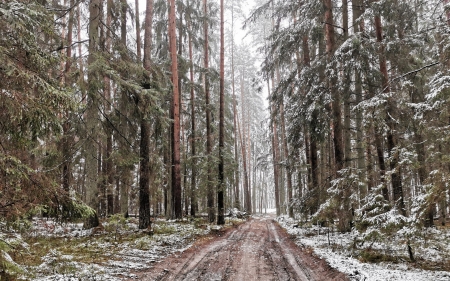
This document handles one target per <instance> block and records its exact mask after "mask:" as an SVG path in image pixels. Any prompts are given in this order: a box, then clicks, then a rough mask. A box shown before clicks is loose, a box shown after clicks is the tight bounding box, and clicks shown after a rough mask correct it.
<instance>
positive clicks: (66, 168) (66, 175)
mask: <svg viewBox="0 0 450 281" xmlns="http://www.w3.org/2000/svg"><path fill="white" fill-rule="evenodd" d="M74 5H75V0H70V7H73V6H74ZM73 25H74V9H72V10H70V12H69V20H68V22H67V46H68V48H67V49H66V64H65V68H64V82H65V84H66V85H67V86H70V84H71V79H70V68H71V65H72V47H71V46H72V38H73ZM65 118H66V120H65V122H64V123H63V139H62V148H61V149H62V155H63V165H62V187H63V190H64V192H65V193H66V195H67V196H68V195H69V192H70V186H71V179H72V176H71V175H72V171H71V170H72V167H71V162H72V159H71V158H72V153H71V151H70V148H71V146H72V141H71V137H70V135H69V134H70V129H71V125H70V119H69V118H70V117H69V112H66V116H65ZM63 208H66V205H65V204H64V205H63ZM63 211H68V210H63Z"/></svg>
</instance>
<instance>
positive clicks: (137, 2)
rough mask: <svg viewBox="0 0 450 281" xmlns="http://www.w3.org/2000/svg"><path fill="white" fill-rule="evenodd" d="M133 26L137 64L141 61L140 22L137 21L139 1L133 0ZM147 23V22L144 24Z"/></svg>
mask: <svg viewBox="0 0 450 281" xmlns="http://www.w3.org/2000/svg"><path fill="white" fill-rule="evenodd" d="M134 5H135V6H136V7H135V9H136V10H135V17H136V18H135V25H136V54H137V59H138V62H140V61H141V58H142V54H141V21H140V19H139V0H135V4H134ZM146 23H147V22H146Z"/></svg>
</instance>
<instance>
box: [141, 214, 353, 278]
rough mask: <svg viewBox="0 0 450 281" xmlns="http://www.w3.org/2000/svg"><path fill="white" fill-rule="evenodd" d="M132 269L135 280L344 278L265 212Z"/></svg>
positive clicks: (344, 276)
mask: <svg viewBox="0 0 450 281" xmlns="http://www.w3.org/2000/svg"><path fill="white" fill-rule="evenodd" d="M135 273H136V274H137V276H138V280H176V281H179V280H208V281H210V280H232V281H234V280H236V281H252V280H258V281H263V280H301V281H305V280H317V281H325V280H349V279H348V277H347V276H346V275H345V274H343V273H341V272H338V271H336V270H335V269H333V268H331V267H330V266H329V265H328V264H327V263H326V262H325V261H324V260H321V259H319V258H317V257H315V256H313V255H312V253H311V251H307V250H305V249H301V248H299V247H298V246H297V245H296V244H295V243H294V242H293V241H292V239H290V237H289V235H288V234H287V233H286V232H285V231H284V230H283V229H281V228H280V226H279V225H278V224H277V223H276V222H274V221H273V219H272V218H269V217H265V218H258V217H256V218H252V219H249V220H248V221H247V222H246V223H244V224H241V225H240V226H239V227H237V228H234V229H231V230H228V231H225V232H222V233H221V234H219V235H217V237H215V238H213V239H208V240H205V239H204V240H203V241H199V242H198V243H196V244H194V245H193V246H192V247H191V248H189V249H188V250H186V251H184V252H183V253H179V254H173V255H171V256H169V257H168V258H166V259H165V260H163V261H161V262H159V263H156V264H155V265H154V267H152V268H150V269H148V270H145V271H141V272H135ZM135 280H136V279H135Z"/></svg>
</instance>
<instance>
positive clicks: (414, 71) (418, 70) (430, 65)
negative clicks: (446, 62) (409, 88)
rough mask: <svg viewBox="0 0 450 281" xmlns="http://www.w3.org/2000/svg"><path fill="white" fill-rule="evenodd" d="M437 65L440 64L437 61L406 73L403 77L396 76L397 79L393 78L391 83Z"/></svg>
mask: <svg viewBox="0 0 450 281" xmlns="http://www.w3.org/2000/svg"><path fill="white" fill-rule="evenodd" d="M438 64H440V62H438V61H437V62H433V63H430V64H428V65H425V66H423V67H421V68H419V69H416V70H413V71H410V72H407V73H405V74H403V75H400V76H397V77H395V78H394V79H392V80H391V81H396V80H399V79H402V78H403V77H405V76H408V75H411V74H416V73H417V72H420V71H422V70H424V69H426V68H430V67H433V66H435V65H438Z"/></svg>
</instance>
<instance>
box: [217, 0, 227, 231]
mask: <svg viewBox="0 0 450 281" xmlns="http://www.w3.org/2000/svg"><path fill="white" fill-rule="evenodd" d="M219 72H220V85H219V183H218V184H219V186H218V188H217V214H218V216H217V224H218V225H222V224H225V217H224V214H225V211H224V189H225V184H224V178H225V177H224V165H225V163H224V157H223V154H224V146H225V142H224V138H225V135H224V134H225V132H224V131H225V113H224V112H225V77H224V76H225V42H224V5H223V0H220V71H219Z"/></svg>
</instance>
